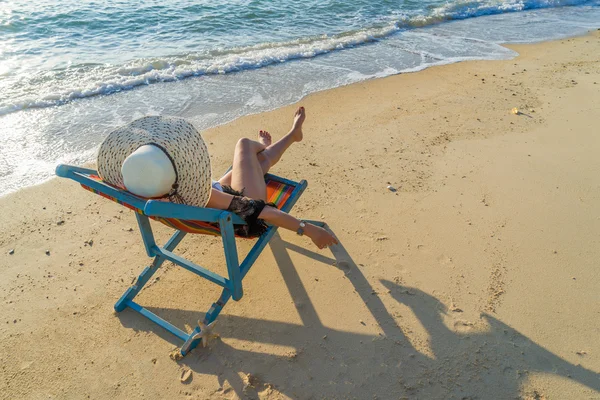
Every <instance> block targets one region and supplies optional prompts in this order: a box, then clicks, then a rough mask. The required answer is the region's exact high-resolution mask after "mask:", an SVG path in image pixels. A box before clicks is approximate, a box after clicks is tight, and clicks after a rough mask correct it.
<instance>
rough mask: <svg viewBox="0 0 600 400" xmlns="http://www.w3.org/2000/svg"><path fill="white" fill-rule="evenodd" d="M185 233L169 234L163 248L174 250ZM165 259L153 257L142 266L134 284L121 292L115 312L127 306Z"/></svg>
mask: <svg viewBox="0 0 600 400" xmlns="http://www.w3.org/2000/svg"><path fill="white" fill-rule="evenodd" d="M185 235H186V232H183V231H177V232H176V233H175V234H174V235H173V236H171V239H169V241H168V242H167V243H166V244H165V247H164V248H165V249H166V250H169V251H172V250H174V249H175V247H177V245H178V244H179V242H181V240H182V239H183V238H184V237H185ZM165 260H166V259H165V258H164V257H161V256H155V257H154V261H152V264H151V265H150V266H149V267H146V268H144V270H143V271H142V273H141V274H140V275H139V276H138V278H137V279H136V281H135V284H134V285H132V286H131V287H130V288H129V289H127V290H126V291H125V293H123V295H122V296H121V298H120V299H119V300H118V301H117V302H116V303H115V311H116V312H121V311H123V310H124V309H125V308H126V307H127V303H128V302H129V301H130V300H133V298H134V297H135V296H137V294H138V293H139V292H140V291H141V290H142V288H143V287H144V285H145V284H146V283H148V281H149V280H150V278H151V277H152V275H154V273H155V272H156V271H158V269H159V268H160V266H161V265H162V263H163V262H165Z"/></svg>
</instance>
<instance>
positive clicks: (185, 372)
mask: <svg viewBox="0 0 600 400" xmlns="http://www.w3.org/2000/svg"><path fill="white" fill-rule="evenodd" d="M191 377H192V370H191V369H185V370H183V371H182V372H181V377H180V378H179V380H180V381H181V382H182V383H183V382H187V381H188V380H189V379H190V378H191Z"/></svg>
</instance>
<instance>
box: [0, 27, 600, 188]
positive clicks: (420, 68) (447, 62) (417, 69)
mask: <svg viewBox="0 0 600 400" xmlns="http://www.w3.org/2000/svg"><path fill="white" fill-rule="evenodd" d="M453 22H459V21H453ZM594 30H595V28H594V29H591V30H589V31H587V33H580V34H577V33H575V34H572V35H565V36H564V37H561V38H559V39H541V40H536V41H531V42H528V41H525V42H523V43H516V42H507V43H497V44H498V45H499V46H502V47H504V48H506V49H509V50H513V49H512V48H511V46H512V45H515V46H519V45H521V44H525V45H527V44H541V43H546V42H552V41H556V40H566V39H569V38H575V37H582V36H586V35H589V34H590V33H591V32H593V31H594ZM515 57H518V53H517V54H516V55H515ZM513 58H514V57H513ZM511 59H512V58H511ZM501 60H509V58H493V57H492V58H486V57H473V58H468V57H467V58H461V59H459V60H457V61H450V60H440V61H439V62H438V63H434V64H427V65H420V66H417V67H414V68H408V69H405V70H401V71H399V72H397V73H395V74H392V75H385V76H371V77H369V78H366V79H365V80H362V81H358V82H353V83H348V84H344V85H341V86H336V87H333V88H328V89H322V90H318V91H316V92H312V93H310V94H308V95H305V96H304V97H306V96H310V95H314V94H316V93H321V92H324V91H329V90H335V89H337V88H340V87H345V86H348V85H354V84H361V83H363V82H368V81H371V80H374V79H384V78H387V77H390V76H396V75H403V74H411V73H415V72H420V71H424V70H426V69H429V68H436V67H440V66H444V65H452V64H456V63H462V62H473V61H501ZM110 96H112V95H110ZM304 97H303V98H304ZM301 101H302V99H300V100H298V101H294V102H292V103H289V104H284V105H277V106H274V107H273V108H270V109H267V110H262V111H256V112H254V111H253V112H251V113H250V114H245V115H242V116H235V117H232V119H228V120H225V121H224V122H218V123H217V124H216V125H213V126H210V127H208V128H205V129H202V130H207V129H214V128H217V127H219V126H222V125H227V124H229V123H231V122H232V121H234V120H236V119H239V118H244V117H247V116H250V115H256V114H261V113H265V112H271V111H274V110H276V109H279V108H282V107H288V106H290V105H293V104H297V103H299V102H301ZM192 109H193V107H192ZM181 112H182V114H184V115H181V116H183V117H185V118H188V119H190V118H191V119H194V118H195V117H196V115H194V114H197V113H196V112H194V113H192V115H187V114H189V110H188V109H187V106H186V109H185V110H181ZM90 151H91V150H86V151H85V152H84V153H89V152H90ZM96 152H97V149H96ZM69 157H73V155H72V154H71V155H69ZM94 162H95V161H90V162H88V163H86V165H90V163H91V164H93V163H94ZM44 173H45V172H44ZM53 177H54V176H53V175H51V176H49V177H48V178H47V179H45V180H44V181H42V182H39V183H36V184H34V185H31V186H26V187H22V188H19V189H16V190H13V191H10V192H5V193H3V194H0V199H1V198H4V197H5V196H7V195H10V194H11V193H16V192H18V191H19V190H23V189H27V188H29V187H35V186H37V185H40V184H44V183H45V182H48V181H49V180H51V179H52V178H53Z"/></svg>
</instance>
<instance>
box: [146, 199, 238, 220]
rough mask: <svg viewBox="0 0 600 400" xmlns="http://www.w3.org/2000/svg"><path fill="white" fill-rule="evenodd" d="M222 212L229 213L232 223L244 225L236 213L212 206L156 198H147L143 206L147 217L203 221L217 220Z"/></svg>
mask: <svg viewBox="0 0 600 400" xmlns="http://www.w3.org/2000/svg"><path fill="white" fill-rule="evenodd" d="M223 213H229V214H231V220H232V222H233V223H234V224H239V225H246V222H245V221H244V220H243V219H241V218H240V217H239V216H238V215H236V214H234V213H231V212H229V211H224V210H217V209H214V208H204V207H193V206H187V205H185V204H176V203H171V202H167V201H158V200H149V201H147V202H146V206H145V207H144V214H146V215H147V216H149V217H161V218H178V219H189V220H193V221H204V222H219V218H220V217H221V215H222V214H223Z"/></svg>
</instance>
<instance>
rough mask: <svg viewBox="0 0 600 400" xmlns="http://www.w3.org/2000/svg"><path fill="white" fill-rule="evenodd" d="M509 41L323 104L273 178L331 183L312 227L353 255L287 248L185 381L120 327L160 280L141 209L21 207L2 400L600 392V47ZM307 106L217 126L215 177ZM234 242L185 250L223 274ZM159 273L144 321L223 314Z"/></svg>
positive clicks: (77, 203)
mask: <svg viewBox="0 0 600 400" xmlns="http://www.w3.org/2000/svg"><path fill="white" fill-rule="evenodd" d="M507 47H508V48H511V49H514V50H515V51H517V52H518V53H519V56H517V57H516V58H514V59H511V60H499V61H498V60H485V61H469V62H459V63H453V64H447V65H443V66H435V67H431V68H427V69H424V70H422V71H419V72H417V73H404V74H398V75H393V76H389V77H385V78H377V79H371V80H368V81H363V82H359V83H355V84H352V85H348V86H343V87H339V88H335V89H329V90H326V91H322V92H318V93H313V94H310V95H308V96H307V97H305V98H304V99H303V100H302V101H301V103H302V105H304V106H305V107H306V109H307V120H306V122H305V125H304V132H305V135H304V140H303V141H302V142H300V143H298V144H296V145H294V148H293V149H292V150H291V151H290V152H289V153H286V154H285V155H284V157H283V159H282V161H281V162H280V163H279V164H278V165H277V166H276V167H275V168H274V170H273V173H275V174H277V175H281V176H284V177H287V178H290V179H294V180H297V179H307V180H308V182H309V186H308V189H307V191H306V192H305V194H304V195H303V196H302V198H301V199H300V201H299V202H298V204H297V206H296V207H295V208H294V211H293V214H294V215H296V216H301V217H304V218H308V219H324V220H325V221H327V223H328V225H329V226H330V227H331V229H333V230H334V231H335V233H336V235H337V236H338V238H340V240H341V242H342V243H343V246H344V248H345V252H344V251H341V250H340V251H334V252H333V253H332V252H330V251H325V250H324V251H319V250H317V249H316V248H313V246H312V244H311V243H310V242H309V241H307V240H305V238H300V237H297V236H296V235H294V234H292V233H289V232H281V231H280V232H279V234H278V235H276V237H275V238H274V239H273V241H272V242H271V244H270V245H269V246H268V247H269V248H267V249H266V250H265V251H264V253H263V254H262V255H261V256H260V258H259V262H258V263H257V265H256V266H255V267H253V269H252V271H251V272H250V273H249V274H248V276H247V278H246V280H244V285H245V286H244V291H245V293H246V294H245V296H244V298H243V299H242V300H241V301H240V302H238V303H232V304H228V306H227V307H226V308H225V310H224V312H223V314H222V316H221V317H219V320H218V321H219V322H218V325H217V332H218V333H219V334H220V338H219V339H216V340H213V341H212V342H211V344H210V345H209V347H208V348H206V349H197V350H195V351H194V352H193V353H192V354H191V355H190V356H188V357H186V358H184V359H183V360H182V361H180V362H178V363H176V362H173V361H171V360H170V359H169V356H168V353H169V352H170V350H171V349H173V348H174V347H176V346H178V345H180V343H179V341H178V340H176V339H175V338H173V337H172V336H170V335H169V334H168V333H166V332H164V331H162V330H160V328H158V327H155V326H154V325H153V324H152V323H150V322H149V321H147V320H145V319H143V318H141V317H140V316H138V315H136V314H134V313H133V312H128V311H125V312H123V313H121V314H114V313H113V311H112V305H113V303H114V302H115V301H116V300H117V299H118V297H119V296H120V295H121V293H122V292H123V291H124V290H125V289H126V288H127V286H128V285H129V284H130V282H131V281H132V280H133V279H134V278H135V277H136V276H137V275H138V274H139V273H140V272H141V270H142V268H143V266H144V265H146V264H147V262H148V259H147V257H146V256H145V252H144V249H143V246H142V244H141V242H140V241H139V235H138V234H137V232H135V230H134V231H133V232H131V231H130V228H133V229H135V219H134V218H133V215H131V213H129V212H128V211H125V210H124V209H123V208H122V207H119V206H118V205H116V204H114V203H112V202H110V201H107V200H105V199H102V198H100V197H97V196H95V195H93V194H91V193H88V192H87V191H85V190H82V189H81V188H79V187H78V185H76V184H75V183H74V182H70V181H66V180H57V179H53V180H51V181H49V182H46V183H43V184H40V185H37V186H35V187H30V188H25V189H22V190H19V191H17V192H15V193H11V194H8V195H6V196H3V197H2V198H0V205H1V207H2V209H3V211H4V212H3V213H2V214H3V215H2V216H0V222H2V226H3V229H2V230H1V231H0V252H4V254H7V253H8V251H9V250H10V249H14V250H15V251H14V254H12V255H6V256H4V257H2V258H0V270H1V271H2V272H1V274H2V275H1V276H2V279H0V297H1V300H2V301H3V303H4V307H3V309H2V311H0V316H1V317H2V318H0V338H2V343H3V344H2V352H1V353H0V354H2V355H1V356H0V358H1V359H2V361H3V362H2V364H3V367H2V370H0V378H1V379H0V389H2V390H1V391H0V393H2V394H0V398H4V397H3V396H6V398H38V397H41V396H42V395H45V396H48V395H51V396H54V397H57V398H79V397H86V396H87V395H89V396H91V398H99V399H104V398H107V399H108V398H128V399H136V398H182V399H187V398H215V399H217V398H264V399H285V398H305V397H313V398H320V397H327V398H331V397H336V396H337V397H349V398H366V397H373V395H374V394H375V395H378V396H379V397H381V398H388V397H394V398H417V397H418V398H455V397H456V398H464V397H467V398H468V397H482V398H490V397H494V396H499V397H501V398H521V399H542V398H595V396H599V395H600V385H599V384H598V382H600V344H598V343H597V341H593V340H592V338H593V337H595V336H597V335H596V334H597V332H596V331H597V326H598V323H599V322H600V321H599V317H598V309H597V306H596V305H595V304H597V301H596V300H595V299H597V294H596V293H597V287H598V285H599V284H600V281H599V279H600V278H599V276H598V274H597V273H596V268H595V264H596V260H597V259H598V258H599V257H600V246H599V245H598V244H599V243H598V239H597V238H598V237H600V225H599V224H598V215H597V210H598V209H599V206H600V180H599V178H598V176H597V171H598V170H599V169H600V161H598V157H597V155H596V154H595V152H594V149H597V148H598V145H600V142H599V140H600V139H598V138H597V137H596V136H597V135H595V131H594V129H595V126H596V125H597V121H598V120H600V112H599V111H598V110H600V61H598V59H597V58H596V59H594V57H593V56H592V55H593V54H599V53H600V32H598V31H592V32H590V33H589V34H588V35H585V36H581V37H576V38H569V39H561V40H557V41H550V42H542V43H536V44H518V45H509V46H507ZM515 107H516V108H518V110H519V111H520V114H518V115H515V114H513V113H511V110H512V109H513V108H515ZM294 108H295V105H289V106H286V107H282V108H279V109H275V110H272V111H269V112H264V113H260V114H253V115H249V116H246V117H243V118H240V119H236V120H234V121H232V122H229V123H227V124H225V125H220V126H217V127H214V128H211V129H208V130H206V131H204V132H203V136H204V138H205V141H206V142H207V145H208V146H209V151H210V153H211V157H212V158H211V161H212V165H213V174H214V175H219V172H221V171H225V169H226V168H227V167H228V166H229V163H230V158H231V154H230V153H231V149H233V146H234V144H235V142H236V141H237V140H238V139H239V138H240V137H242V136H248V135H249V133H250V132H258V130H260V129H265V130H268V131H269V132H270V133H271V134H272V135H273V136H274V138H277V137H279V136H280V135H281V134H283V133H285V132H286V131H287V129H288V128H289V125H290V123H291V117H292V115H293V110H294ZM332 150H333V151H332ZM387 185H391V186H394V187H395V188H396V189H397V191H396V192H394V193H392V192H390V191H388V190H387V189H386V186H387ZM61 221H62V222H61ZM156 228H157V229H156V236H157V239H158V241H159V242H163V241H164V240H165V239H166V238H167V237H168V235H169V233H170V230H169V229H167V228H166V227H163V226H157V227H156ZM90 239H92V240H93V246H90V245H87V244H85V243H84V242H86V241H87V242H88V243H89V240H90ZM219 246H220V244H219V243H218V241H217V240H215V239H214V238H210V237H203V236H200V237H197V236H196V237H191V238H189V239H187V238H186V242H184V244H183V245H182V247H181V252H182V254H183V255H184V256H186V257H189V258H191V259H195V260H202V261H201V264H202V265H206V266H211V267H214V270H215V271H216V272H221V270H222V269H223V268H224V266H223V260H222V255H221V254H219ZM249 246H250V244H249V243H246V242H243V243H241V244H240V251H241V253H242V254H243V253H244V252H245V251H247V250H248V249H249ZM46 250H48V251H49V254H50V255H46V254H45V251H46ZM341 261H345V262H346V265H349V268H348V269H344V268H342V267H341V266H340V267H336V265H340V264H339V263H340V262H341ZM332 264H335V265H332ZM157 278H159V279H157V280H156V281H154V282H153V283H152V285H150V287H148V288H147V289H146V290H144V291H143V292H142V294H141V295H140V303H142V304H144V305H145V306H149V307H150V308H151V309H153V310H155V311H156V312H157V313H159V315H161V316H163V317H164V318H166V319H170V320H172V321H173V322H175V323H176V325H177V326H179V327H181V328H184V327H193V324H194V323H195V321H196V320H197V319H199V318H200V317H201V316H202V314H203V311H204V310H206V309H207V308H208V306H210V304H211V302H212V301H213V300H214V299H213V297H215V296H217V291H216V290H215V288H214V286H213V285H209V284H207V283H206V282H203V281H202V280H200V279H195V277H194V278H192V279H190V275H189V273H188V272H187V271H183V270H182V269H180V268H174V267H173V266H167V267H166V268H164V269H163V270H162V271H160V272H159V273H158V275H157ZM581 304H588V305H590V306H589V307H583V308H582V307H581ZM14 321H16V322H14ZM40 343H42V344H43V345H40ZM187 369H190V370H191V371H192V372H193V377H192V379H191V381H190V382H188V383H185V384H184V383H181V382H180V381H179V377H180V376H181V373H182V371H184V370H187ZM150 377H152V378H150ZM140 382H141V383H143V384H142V385H141V386H140V385H139V383H140Z"/></svg>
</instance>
